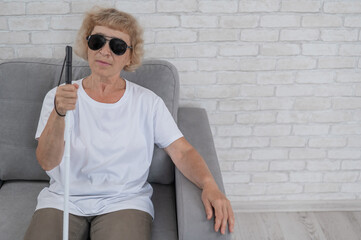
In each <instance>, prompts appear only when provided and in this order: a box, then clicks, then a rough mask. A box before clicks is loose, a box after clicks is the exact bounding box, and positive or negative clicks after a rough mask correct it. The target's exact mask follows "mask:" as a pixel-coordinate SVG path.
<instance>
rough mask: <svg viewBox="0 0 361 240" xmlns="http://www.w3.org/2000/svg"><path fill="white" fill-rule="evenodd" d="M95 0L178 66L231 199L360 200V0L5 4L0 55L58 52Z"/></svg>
mask: <svg viewBox="0 0 361 240" xmlns="http://www.w3.org/2000/svg"><path fill="white" fill-rule="evenodd" d="M94 4H99V5H101V6H108V7H116V8H118V9H120V10H123V11H127V12H130V13H132V14H134V15H135V16H136V17H137V18H138V19H139V21H140V23H141V24H142V26H144V30H145V34H144V36H145V49H146V57H147V58H161V59H165V60H168V61H170V62H172V63H173V64H174V65H175V66H176V67H177V68H178V70H179V73H180V82H181V103H180V105H181V106H194V107H203V108H206V110H207V112H208V116H209V120H210V123H211V130H212V133H213V135H214V141H215V144H216V148H217V153H218V157H219V162H220V166H221V170H222V174H223V178H224V182H225V187H226V192H227V194H228V196H229V198H230V199H231V200H232V201H256V200H260V201H268V200H352V199H360V198H361V194H360V192H361V174H360V171H361V150H360V149H361V100H360V97H361V69H360V68H361V59H360V56H361V43H360V40H361V32H360V27H361V17H360V16H361V15H360V14H361V2H360V1H358V0H301V1H296V0H221V1H214V0H181V1H174V0H137V1H131V0H125V1H117V0H107V1H87V2H84V1H76V0H66V1H65V0H62V1H53V0H48V1H46V0H44V1H40V0H39V1H36V0H34V1H17V0H15V1H2V2H0V32H1V33H0V61H6V60H7V59H12V58H17V57H45V58H51V57H55V58H62V57H63V54H64V50H63V49H64V46H65V45H66V44H73V43H74V40H75V36H76V31H77V29H78V28H79V26H80V24H81V21H82V14H83V13H84V12H85V11H86V10H88V9H90V8H91V7H92V5H94Z"/></svg>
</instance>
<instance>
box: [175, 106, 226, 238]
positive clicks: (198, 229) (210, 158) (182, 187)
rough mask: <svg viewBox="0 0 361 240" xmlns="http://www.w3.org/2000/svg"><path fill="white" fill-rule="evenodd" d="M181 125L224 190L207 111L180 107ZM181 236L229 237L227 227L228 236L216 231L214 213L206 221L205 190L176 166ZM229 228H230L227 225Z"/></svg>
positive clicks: (179, 121)
mask: <svg viewBox="0 0 361 240" xmlns="http://www.w3.org/2000/svg"><path fill="white" fill-rule="evenodd" d="M178 125H179V129H180V130H181V131H182V133H183V135H184V137H185V138H186V139H187V140H188V142H189V143H190V144H191V145H192V146H193V147H194V148H195V149H196V150H197V151H198V152H199V154H200V155H201V156H202V157H203V158H204V160H205V161H206V163H207V165H208V168H209V169H210V171H211V173H212V175H213V177H214V179H215V181H216V182H217V184H218V187H219V189H220V190H221V191H222V192H223V193H224V186H223V181H222V175H221V171H220V167H219V163H218V158H217V154H216V150H215V147H214V142H213V136H212V132H211V129H210V126H209V122H208V117H207V113H206V111H205V110H204V109H201V108H185V107H184V108H183V107H181V108H179V110H178ZM175 185H176V196H177V219H178V235H179V239H180V240H190V239H197V240H213V239H217V240H218V239H224V240H225V239H230V235H229V232H228V229H227V231H226V234H225V235H221V234H220V231H218V233H217V232H215V231H214V216H213V218H212V219H211V220H207V218H206V212H205V209H204V205H203V202H202V200H201V194H202V191H201V189H199V188H198V187H197V186H196V185H194V184H193V183H192V182H190V181H189V180H188V179H187V178H186V177H184V175H183V174H182V173H181V172H180V171H179V170H178V169H176V175H175ZM227 228H228V227H227Z"/></svg>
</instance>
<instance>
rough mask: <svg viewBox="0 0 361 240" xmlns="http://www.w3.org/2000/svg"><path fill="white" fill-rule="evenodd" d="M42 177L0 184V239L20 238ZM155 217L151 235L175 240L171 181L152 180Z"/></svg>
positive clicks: (11, 239)
mask: <svg viewBox="0 0 361 240" xmlns="http://www.w3.org/2000/svg"><path fill="white" fill-rule="evenodd" d="M47 185H48V183H47V182H44V181H7V182H5V183H4V185H3V186H2V187H1V188H0V213H1V214H0V233H1V240H14V239H23V238H24V234H25V232H26V230H27V228H28V226H29V224H30V221H31V217H32V215H33V213H34V210H35V207H36V200H37V196H38V194H39V192H40V191H41V190H42V189H43V188H44V187H46V186H47ZM152 186H153V189H154V194H153V197H152V201H153V203H154V208H155V219H154V222H153V226H152V239H154V240H173V239H174V240H176V239H178V238H177V221H176V210H175V190H174V185H173V184H169V185H163V184H152Z"/></svg>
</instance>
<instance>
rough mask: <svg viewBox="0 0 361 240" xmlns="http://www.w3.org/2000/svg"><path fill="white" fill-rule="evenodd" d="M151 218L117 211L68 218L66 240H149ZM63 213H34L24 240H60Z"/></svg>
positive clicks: (55, 211) (130, 212) (43, 211)
mask: <svg viewBox="0 0 361 240" xmlns="http://www.w3.org/2000/svg"><path fill="white" fill-rule="evenodd" d="M151 227H152V217H151V216H150V215H149V214H148V213H146V212H143V211H140V210H135V209H126V210H120V211H116V212H112V213H107V214H103V215H99V216H94V217H81V216H76V215H72V214H69V240H88V239H91V240H104V239H107V240H121V239H125V240H128V239H132V240H150V239H151ZM62 236H63V211H60V210H58V209H54V208H44V209H39V210H37V211H36V212H35V213H34V215H33V217H32V219H31V222H30V225H29V228H28V230H27V231H26V233H25V237H24V240H50V239H51V240H62V239H63V238H62Z"/></svg>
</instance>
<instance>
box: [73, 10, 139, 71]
mask: <svg viewBox="0 0 361 240" xmlns="http://www.w3.org/2000/svg"><path fill="white" fill-rule="evenodd" d="M95 26H105V27H109V28H111V29H114V30H117V31H122V32H125V33H127V34H128V35H129V36H130V45H131V46H132V48H131V49H130V50H131V55H130V64H129V65H127V66H125V67H124V70H125V71H129V72H133V71H134V70H135V69H137V68H138V67H139V66H140V65H141V64H142V58H143V55H144V49H143V45H144V40H143V29H142V28H141V27H140V25H139V23H138V21H137V20H136V19H135V18H134V17H133V16H132V15H130V14H128V13H125V12H121V11H118V10H117V9H114V8H101V7H98V6H95V7H93V8H92V9H91V10H90V11H88V12H87V13H86V14H85V17H84V20H83V24H82V26H81V27H80V29H79V31H78V35H77V38H76V42H75V47H74V52H75V53H76V54H77V55H78V56H79V57H81V58H83V59H84V60H88V42H87V40H86V37H87V36H89V35H90V34H91V32H92V31H93V29H94V27H95Z"/></svg>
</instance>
